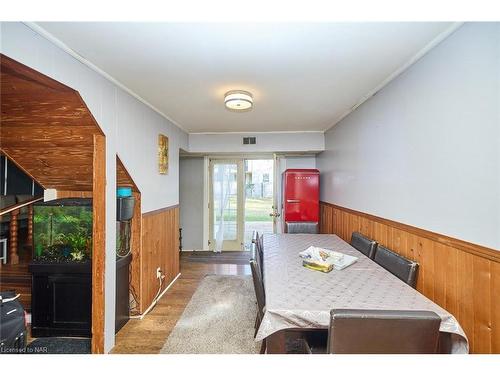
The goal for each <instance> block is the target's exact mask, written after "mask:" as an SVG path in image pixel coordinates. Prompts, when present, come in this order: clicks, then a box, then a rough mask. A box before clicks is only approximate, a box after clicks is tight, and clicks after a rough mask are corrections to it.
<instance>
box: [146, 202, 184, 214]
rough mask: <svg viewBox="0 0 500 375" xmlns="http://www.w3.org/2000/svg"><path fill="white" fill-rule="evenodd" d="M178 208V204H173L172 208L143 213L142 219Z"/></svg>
mask: <svg viewBox="0 0 500 375" xmlns="http://www.w3.org/2000/svg"><path fill="white" fill-rule="evenodd" d="M178 207H179V204H174V205H173V206H168V207H163V208H158V209H157V210H152V211H148V212H144V213H143V214H142V217H147V216H150V215H158V214H159V213H161V212H163V211H169V210H172V209H174V208H178Z"/></svg>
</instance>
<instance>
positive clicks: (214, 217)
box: [210, 160, 243, 251]
mask: <svg viewBox="0 0 500 375" xmlns="http://www.w3.org/2000/svg"><path fill="white" fill-rule="evenodd" d="M241 175H242V165H241V162H240V161H225V160H213V161H211V184H210V185H211V186H210V187H211V199H210V201H211V203H210V207H211V209H210V224H211V225H210V248H211V249H212V250H214V251H222V250H241V247H242V246H241V244H242V226H243V225H242V223H241V222H242V217H243V215H242V211H243V207H242V203H243V199H242V189H241V182H240V180H241V177H240V176H241Z"/></svg>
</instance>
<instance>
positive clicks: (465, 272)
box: [456, 251, 475, 352]
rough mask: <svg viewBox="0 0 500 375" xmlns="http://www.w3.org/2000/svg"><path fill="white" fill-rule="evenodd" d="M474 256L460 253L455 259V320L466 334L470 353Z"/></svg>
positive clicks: (472, 320)
mask: <svg viewBox="0 0 500 375" xmlns="http://www.w3.org/2000/svg"><path fill="white" fill-rule="evenodd" d="M473 260H474V255H472V254H469V253H466V252H463V251H460V252H459V253H458V258H457V270H458V300H459V306H458V316H456V318H457V319H458V321H459V322H460V325H461V326H462V328H463V330H464V331H465V333H466V334H467V338H468V339H469V344H470V347H471V351H472V352H474V349H475V345H474V344H475V341H474V308H475V306H474V303H473V302H474V291H473V289H472V286H473V285H474V282H473V280H474V279H473V277H474V271H473V264H472V262H473Z"/></svg>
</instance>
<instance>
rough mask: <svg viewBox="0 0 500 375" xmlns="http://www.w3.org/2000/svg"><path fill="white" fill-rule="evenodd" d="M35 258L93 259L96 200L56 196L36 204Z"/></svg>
mask: <svg viewBox="0 0 500 375" xmlns="http://www.w3.org/2000/svg"><path fill="white" fill-rule="evenodd" d="M33 214H34V218H33V251H34V254H33V260H34V261H35V262H51V263H52V262H54V263H61V262H66V263H75V262H76V263H81V262H86V261H89V260H90V259H91V258H92V199H84V198H82V199H56V200H52V201H48V202H44V203H38V204H36V205H34V207H33Z"/></svg>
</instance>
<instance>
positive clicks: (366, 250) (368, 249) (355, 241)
mask: <svg viewBox="0 0 500 375" xmlns="http://www.w3.org/2000/svg"><path fill="white" fill-rule="evenodd" d="M377 245H378V244H377V242H376V241H374V240H371V239H369V238H367V237H365V236H363V235H362V234H361V233H359V232H352V235H351V246H352V247H354V248H355V249H356V250H358V251H359V252H361V253H363V254H365V255H366V256H367V257H368V258H370V259H373V257H374V256H375V252H376V250H377Z"/></svg>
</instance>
